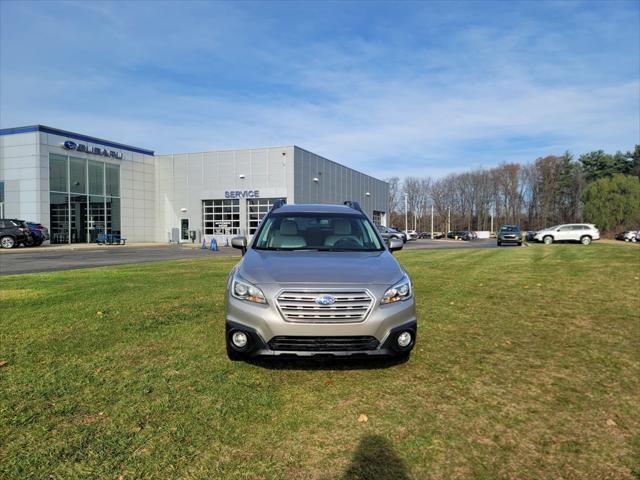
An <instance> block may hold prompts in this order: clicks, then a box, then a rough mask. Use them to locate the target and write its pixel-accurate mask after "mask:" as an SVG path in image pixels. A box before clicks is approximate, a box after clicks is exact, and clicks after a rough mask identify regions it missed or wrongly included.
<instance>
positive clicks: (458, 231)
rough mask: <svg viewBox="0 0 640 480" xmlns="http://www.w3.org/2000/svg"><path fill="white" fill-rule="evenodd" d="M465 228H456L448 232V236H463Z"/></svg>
mask: <svg viewBox="0 0 640 480" xmlns="http://www.w3.org/2000/svg"><path fill="white" fill-rule="evenodd" d="M463 233H464V231H463V230H455V231H452V232H449V233H447V238H462V234H463Z"/></svg>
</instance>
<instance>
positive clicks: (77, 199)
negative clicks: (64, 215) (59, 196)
mask: <svg viewBox="0 0 640 480" xmlns="http://www.w3.org/2000/svg"><path fill="white" fill-rule="evenodd" d="M70 204H71V217H70V220H71V222H70V229H71V243H86V242H87V196H86V195H71V202H70Z"/></svg>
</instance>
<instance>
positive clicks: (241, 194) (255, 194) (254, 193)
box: [224, 190, 260, 198]
mask: <svg viewBox="0 0 640 480" xmlns="http://www.w3.org/2000/svg"><path fill="white" fill-rule="evenodd" d="M259 197H260V190H227V191H225V192H224V198H259Z"/></svg>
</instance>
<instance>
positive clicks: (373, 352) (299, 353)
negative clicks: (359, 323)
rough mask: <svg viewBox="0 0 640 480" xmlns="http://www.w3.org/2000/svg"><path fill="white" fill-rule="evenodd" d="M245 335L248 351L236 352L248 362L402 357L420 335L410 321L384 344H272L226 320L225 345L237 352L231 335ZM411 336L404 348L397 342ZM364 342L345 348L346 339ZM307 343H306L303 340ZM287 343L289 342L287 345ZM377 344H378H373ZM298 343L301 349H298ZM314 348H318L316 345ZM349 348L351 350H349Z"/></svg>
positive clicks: (311, 340)
mask: <svg viewBox="0 0 640 480" xmlns="http://www.w3.org/2000/svg"><path fill="white" fill-rule="evenodd" d="M237 331H242V332H244V333H246V334H247V336H248V337H249V343H248V345H247V347H246V348H244V349H241V350H237V351H238V352H239V353H241V354H242V355H244V356H246V357H247V358H253V357H260V356H296V357H385V356H397V355H403V354H406V353H408V352H410V351H411V350H413V347H414V346H415V343H416V337H417V332H418V325H417V322H416V321H415V320H414V321H411V322H407V323H406V324H403V325H399V326H397V327H394V328H392V329H390V330H389V332H388V334H387V335H386V338H385V340H384V342H382V343H380V342H378V341H377V340H376V339H375V337H370V336H359V337H342V336H334V337H331V336H328V337H316V336H306V337H303V336H298V337H291V336H288V337H287V336H280V337H274V338H272V339H271V340H270V341H269V342H267V341H265V339H264V338H262V336H261V335H260V334H259V333H258V331H257V330H256V329H255V328H252V327H248V326H246V325H242V324H239V323H235V322H231V321H229V320H227V322H226V328H225V337H226V342H227V343H228V344H229V345H231V348H234V347H233V346H232V343H231V335H233V333H234V332H237ZM406 331H409V332H411V336H412V342H411V343H410V344H409V345H408V346H406V347H404V348H401V347H400V346H398V343H397V341H396V339H397V337H398V335H399V334H400V333H402V332H406ZM356 338H358V339H362V340H361V341H360V342H358V343H360V345H361V348H357V347H356V342H355V341H353V342H352V343H349V344H346V346H345V343H346V342H345V340H346V339H353V340H355V339H356ZM303 339H304V340H303ZM287 340H288V341H287ZM374 342H375V343H374ZM296 343H298V345H299V347H296ZM314 344H315V345H314ZM347 347H348V348H347Z"/></svg>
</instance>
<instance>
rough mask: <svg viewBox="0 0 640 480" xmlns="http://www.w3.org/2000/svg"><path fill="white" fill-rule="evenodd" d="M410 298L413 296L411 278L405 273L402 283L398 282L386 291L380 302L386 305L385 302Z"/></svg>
mask: <svg viewBox="0 0 640 480" xmlns="http://www.w3.org/2000/svg"><path fill="white" fill-rule="evenodd" d="M409 298H411V280H409V277H407V276H406V275H405V277H404V278H403V279H402V280H401V281H400V283H397V284H396V285H394V286H393V287H391V288H390V289H389V290H387V291H386V292H384V296H383V297H382V301H381V302H380V303H382V304H383V305H384V304H385V303H395V302H399V301H401V300H407V299H409Z"/></svg>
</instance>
